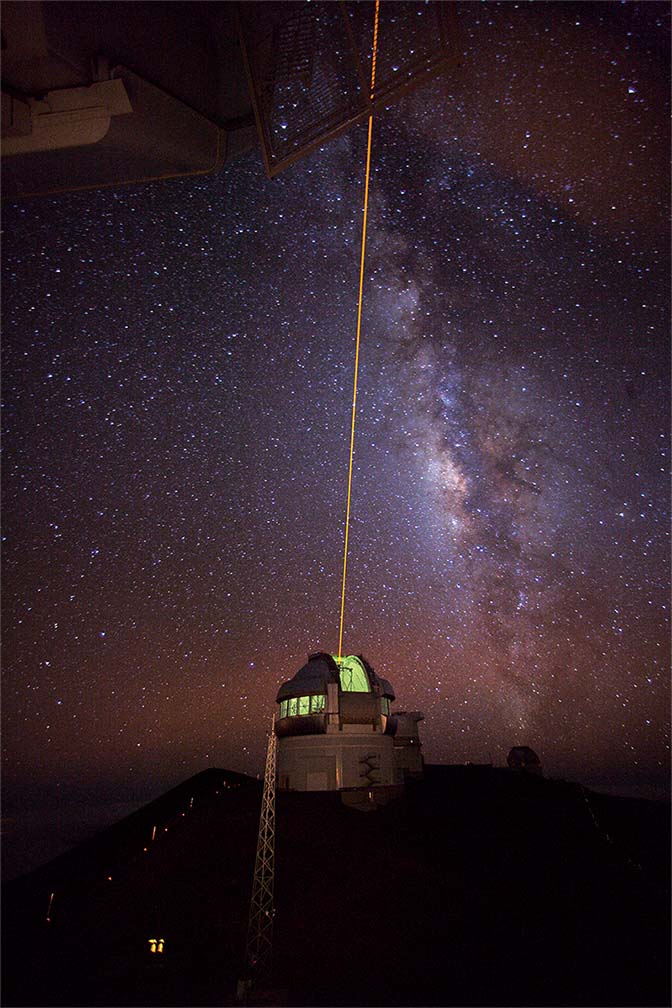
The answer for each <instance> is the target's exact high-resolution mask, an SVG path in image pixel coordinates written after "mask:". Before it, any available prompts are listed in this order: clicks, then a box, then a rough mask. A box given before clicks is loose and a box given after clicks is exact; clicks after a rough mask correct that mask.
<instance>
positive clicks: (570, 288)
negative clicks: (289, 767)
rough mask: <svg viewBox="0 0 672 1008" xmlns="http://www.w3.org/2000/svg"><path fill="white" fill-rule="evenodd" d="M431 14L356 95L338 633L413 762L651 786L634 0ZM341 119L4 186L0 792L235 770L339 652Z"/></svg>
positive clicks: (657, 595) (639, 26)
mask: <svg viewBox="0 0 672 1008" xmlns="http://www.w3.org/2000/svg"><path fill="white" fill-rule="evenodd" d="M458 14H459V22H460V27H461V33H462V39H461V43H462V48H463V51H464V60H463V68H462V69H461V70H460V71H457V72H455V73H454V75H452V76H450V77H449V78H445V79H439V80H435V81H433V82H432V83H430V84H428V85H425V86H424V87H423V88H421V89H420V90H418V91H417V92H415V93H414V94H411V95H409V96H406V97H405V98H404V99H403V100H402V101H401V102H400V103H399V104H397V105H395V106H393V107H392V108H390V109H389V110H387V111H385V112H383V113H381V114H380V115H379V116H378V117H377V119H376V120H375V123H374V141H373V168H372V180H371V197H370V199H371V203H370V218H369V242H368V246H367V260H366V282H365V289H364V315H363V325H362V358H361V371H360V384H359V400H358V402H359V409H358V420H357V433H356V444H355V460H354V483H353V505H352V509H353V510H352V525H351V532H350V555H349V560H348V590H347V596H346V625H345V634H344V645H345V647H346V649H347V650H348V651H356V652H363V653H364V654H365V655H366V656H367V658H368V659H369V660H370V661H371V663H372V664H373V666H374V668H375V669H376V670H377V671H378V672H379V673H380V674H381V675H383V676H385V677H386V678H389V679H390V680H391V682H392V683H393V685H394V687H395V689H396V693H397V697H398V700H397V707H398V708H399V709H418V710H422V711H423V712H424V714H425V722H424V724H423V725H422V737H423V743H424V752H425V757H426V759H427V760H428V761H429V762H462V761H473V762H487V761H490V760H492V761H494V762H495V763H499V764H503V763H504V762H505V758H506V754H507V752H508V749H509V748H510V747H511V746H512V745H514V744H527V745H531V746H533V748H535V749H536V750H537V751H538V752H539V754H540V756H541V758H542V762H543V763H544V766H545V769H546V771H547V772H548V773H550V774H552V775H556V776H564V775H566V776H569V777H572V778H574V779H581V780H582V781H584V782H586V783H588V782H596V783H597V782H606V783H610V782H616V781H617V782H619V783H620V784H621V785H624V786H629V787H634V788H636V787H640V788H642V789H644V790H645V789H646V787H649V788H650V787H654V788H655V787H657V788H658V790H660V788H661V787H664V785H663V784H662V782H663V781H664V780H665V779H666V768H667V766H668V760H669V731H668V727H669V715H668V711H669V605H668V596H669V553H668V550H669V545H668V530H669V508H668V472H669V470H668V447H669V346H668V338H669V317H670V316H669V287H668V275H669V252H668V219H669V195H668V191H667V151H668V147H669V126H668V123H669V110H668V108H667V106H668V93H669V88H668V76H669V74H668V70H669V58H668V49H667V43H668V28H669V25H668V23H667V22H668V16H669V10H668V8H667V6H666V5H662V4H636V3H633V4H624V5H616V4H608V5H607V4H592V5H584V4H566V5H556V4H535V5H531V6H529V5H522V4H505V5H502V6H500V5H496V4H479V5H471V4H469V5H465V6H459V10H458ZM365 145H366V135H365V127H364V126H362V127H357V128H355V129H354V130H353V131H351V132H350V133H348V134H346V135H345V136H343V137H341V138H340V139H338V140H336V141H334V142H332V143H331V144H329V145H328V146H327V147H325V148H324V149H323V150H320V151H317V152H315V153H313V154H312V155H310V156H309V157H308V158H307V159H305V160H304V161H302V162H300V163H299V164H297V165H295V166H294V167H292V168H291V169H288V170H287V171H286V172H285V173H283V174H282V175H281V176H279V177H278V178H277V179H275V180H273V181H268V180H267V179H266V178H265V176H264V174H263V170H262V167H261V159H260V157H259V154H258V152H257V151H255V152H252V153H251V154H249V155H247V156H245V157H243V158H241V159H239V160H238V161H235V162H233V163H231V164H230V165H228V166H227V167H226V169H225V170H224V171H222V172H221V173H219V174H217V175H213V176H210V177H204V178H198V179H187V180H183V181H173V182H167V183H155V184H152V185H146V186H135V187H127V188H123V189H119V190H118V191H116V192H112V191H100V192H97V193H75V194H70V195H66V196H60V197H58V198H53V199H41V200H33V201H26V202H24V203H16V204H13V205H9V206H7V207H6V208H5V211H4V230H5V250H4V257H3V271H4V295H5V296H4V310H3V316H4V325H3V329H4V375H3V392H4V395H3V405H4V466H3V473H4V479H3V500H4V521H3V544H4V586H3V587H4V591H3V597H4V662H3V666H4V752H5V756H4V765H5V789H6V795H7V804H8V806H9V809H10V814H11V815H13V816H15V817H16V819H17V822H19V823H21V822H22V821H23V820H24V819H25V821H26V822H27V821H28V817H29V815H30V814H32V812H31V810H34V809H38V808H40V809H47V810H49V809H51V812H50V811H46V812H43V813H42V815H43V818H44V817H46V819H47V820H49V817H50V816H51V817H52V819H55V818H57V817H58V813H57V812H54V809H55V808H57V807H58V806H59V805H61V806H63V803H65V804H66V805H67V803H68V802H75V801H77V802H79V803H80V804H81V803H83V804H86V803H89V804H92V805H103V806H104V808H107V809H108V810H109V809H111V807H112V803H123V802H124V801H128V802H132V801H136V800H146V799H147V798H149V797H152V796H154V795H156V794H158V793H159V792H160V791H161V790H162V789H163V788H164V787H167V786H170V785H172V784H176V783H178V782H180V781H181V780H183V779H184V778H186V777H187V776H189V775H190V774H192V773H195V772H198V771H199V770H201V769H203V768H204V767H206V766H208V765H214V766H225V767H229V768H231V769H235V770H241V771H244V772H250V773H256V772H258V771H259V770H260V769H261V766H262V761H263V750H264V745H265V734H266V730H267V727H268V723H269V720H270V715H271V712H272V710H273V709H274V700H275V694H276V691H277V688H278V685H279V684H280V683H281V682H282V681H284V680H285V679H287V678H290V677H291V676H292V675H293V674H294V672H295V671H296V670H297V669H298V668H299V667H300V665H302V664H303V662H304V661H305V658H306V655H307V653H308V652H309V651H312V650H316V649H330V650H335V648H336V646H337V639H338V607H339V603H340V575H341V564H342V539H343V522H344V515H345V491H346V479H347V458H348V445H349V418H350V405H351V394H352V368H353V359H354V333H355V321H356V291H357V282H358V267H359V242H360V229H361V205H362V198H363V178H364V157H365ZM22 817H23V818H22Z"/></svg>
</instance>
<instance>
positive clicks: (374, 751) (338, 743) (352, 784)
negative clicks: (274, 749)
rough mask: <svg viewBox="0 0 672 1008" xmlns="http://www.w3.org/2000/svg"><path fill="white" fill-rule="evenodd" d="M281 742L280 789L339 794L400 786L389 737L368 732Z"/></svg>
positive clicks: (294, 738) (279, 758)
mask: <svg viewBox="0 0 672 1008" xmlns="http://www.w3.org/2000/svg"><path fill="white" fill-rule="evenodd" d="M348 727H350V729H351V730H350V731H348V732H338V733H334V734H328V735H318V736H314V735H313V736H311V735H299V736H294V737H288V738H280V739H278V786H279V788H280V789H281V790H291V791H337V790H339V791H340V790H341V789H343V788H369V787H370V788H375V787H378V786H383V787H385V786H389V785H391V784H395V783H398V782H399V781H400V780H401V779H402V778H401V773H400V771H399V770H398V768H397V767H396V766H395V759H394V743H393V740H392V738H391V737H390V736H388V735H382V734H381V733H380V732H374V731H372V730H370V731H368V732H366V731H365V732H353V731H352V727H354V726H348Z"/></svg>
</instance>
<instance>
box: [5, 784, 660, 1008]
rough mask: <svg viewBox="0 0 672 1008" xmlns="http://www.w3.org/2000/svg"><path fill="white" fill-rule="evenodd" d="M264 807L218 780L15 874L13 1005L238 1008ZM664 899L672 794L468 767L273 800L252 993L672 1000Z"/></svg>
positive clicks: (308, 997)
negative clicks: (380, 785)
mask: <svg viewBox="0 0 672 1008" xmlns="http://www.w3.org/2000/svg"><path fill="white" fill-rule="evenodd" d="M260 800H261V782H260V781H258V780H254V779H253V778H250V777H245V776H244V775H241V774H235V773H232V772H230V771H226V770H215V769H210V770H206V771H204V772H203V773H201V774H197V775H196V776H195V777H192V778H191V779H190V780H188V781H185V782H184V783H183V784H181V785H179V786H178V787H176V788H173V789H172V790H170V791H169V792H167V793H166V794H164V795H162V796H161V797H160V798H158V799H156V801H153V802H151V803H150V804H148V805H146V806H145V807H144V808H142V809H139V810H138V811H136V812H134V813H133V814H132V815H130V816H128V817H126V818H125V819H123V820H121V821H120V822H118V823H116V824H114V825H113V826H111V827H109V828H108V829H106V830H104V831H103V832H102V833H100V834H98V835H97V836H95V837H93V838H91V839H90V840H89V841H87V842H86V843H84V844H81V845H80V846H79V847H77V848H75V849H74V850H72V851H69V852H67V853H66V854H63V855H61V856H60V857H58V858H56V859H54V860H53V861H51V862H50V863H49V864H47V865H44V866H43V867H41V868H39V869H37V870H36V871H34V872H31V873H30V874H29V875H26V876H23V877H22V878H20V879H16V880H14V881H12V882H10V883H7V884H6V885H5V886H4V887H3V902H4V914H3V922H4V927H3V944H4V955H3V964H4V973H5V979H4V998H3V1004H4V1005H6V1006H8V1008H9V1006H13V1005H16V1006H19V1005H25V1006H27V1005H32V1006H37V1005H40V1006H47V1005H69V1006H76V1005H109V1006H112V1005H119V1006H121V1005H136V1006H141V1005H142V1006H149V1005H184V1006H187V1005H188V1006H196V1005H216V1004H218V1005H222V1004H233V1003H234V1002H235V989H236V981H237V979H238V977H239V976H240V972H241V963H242V958H243V951H244V942H245V931H246V922H247V912H248V906H249V898H250V891H251V883H252V873H253V867H254V855H255V848H256V837H257V829H258V819H259V808H260ZM668 908H669V805H668V804H667V803H663V802H649V801H644V800H638V799H618V798H612V797H608V796H606V795H600V794H596V793H594V792H592V791H589V790H587V789H584V788H582V787H581V785H579V784H570V783H567V782H564V781H554V780H546V779H544V778H542V777H540V776H535V775H532V774H528V773H525V772H517V771H510V770H503V769H497V768H492V767H476V766H455V767H452V766H428V767H426V774H425V779H424V780H423V781H416V782H409V783H408V785H407V789H406V793H405V795H404V796H403V797H402V798H400V799H397V800H395V801H392V802H390V803H389V804H388V805H386V806H384V807H380V808H375V809H372V810H371V811H369V812H362V811H360V810H359V809H356V808H351V807H346V806H345V805H344V804H343V802H342V801H341V797H340V795H339V794H338V793H326V792H323V793H311V794H307V793H298V792H287V793H283V792H280V793H278V801H277V821H276V917H275V975H274V978H273V987H274V991H273V992H272V993H269V992H268V991H266V992H264V991H259V992H258V994H257V1000H258V1001H259V1003H261V1002H262V1001H265V1003H269V1002H275V1003H283V1004H287V1005H492V1006H494V1005H528V1004H529V1005H532V1004H535V1005H577V1006H578V1005H582V1006H587V1005H610V1006H612V1005H613V1006H615V1005H642V1006H643V1005H665V1004H669V916H668V915H669V910H668ZM160 939H162V940H163V943H164V944H163V952H161V953H160V954H159V953H158V952H156V951H155V952H152V951H151V949H152V945H151V943H152V942H154V943H155V945H154V947H155V948H156V947H157V945H156V943H157V942H158V941H159V940H160ZM251 1003H255V1001H254V1000H253V1001H252V1002H251Z"/></svg>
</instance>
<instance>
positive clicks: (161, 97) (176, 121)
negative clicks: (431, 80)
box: [2, 0, 456, 199]
mask: <svg viewBox="0 0 672 1008" xmlns="http://www.w3.org/2000/svg"><path fill="white" fill-rule="evenodd" d="M451 20H452V5H451V4H448V3H428V4H427V3H416V2H407V3H394V2H391V0H387V2H385V3H383V4H382V5H381V15H380V32H379V56H378V72H377V81H378V84H377V88H376V97H375V101H374V104H375V105H380V104H389V103H390V102H391V101H393V100H394V99H395V98H396V97H397V96H398V95H400V94H401V93H402V92H403V91H404V90H408V89H409V88H411V87H415V86H417V85H418V84H419V83H421V82H422V81H423V80H426V79H427V78H428V77H430V76H431V75H433V74H435V73H438V72H439V71H441V70H443V69H445V68H446V67H447V66H449V65H451V64H453V63H455V61H456V57H455V53H456V48H455V33H454V31H453V29H452V24H451ZM372 30H373V3H345V2H332V3H325V2H318V3H304V2H300V3H292V2H287V3H275V2H268V3H256V2H246V3H239V4H234V3H226V2H219V0H211V2H201V0H191V2H186V3H185V2H181V0H175V2H171V3H155V2H144V0H135V2H133V3H127V2H126V3H120V2H115V0H97V2H90V0H81V2H69V0H64V2H62V0H50V2H40V0H30V2H28V0H20V2H17V0H5V3H3V17H2V154H3V158H2V168H3V197H4V198H5V199H16V198H20V197H23V196H34V195H46V194H50V193H58V192H63V191H72V190H78V189H95V188H99V187H103V186H118V185H122V184H125V183H131V182H146V181H152V180H160V179H167V178H180V177H184V176H189V175H203V174H208V173H210V172H215V171H219V170H220V169H222V168H223V167H225V165H226V164H227V163H228V162H230V161H231V160H232V159H233V158H235V157H237V156H238V155H240V154H241V152H243V151H247V150H249V149H250V148H251V147H252V146H253V145H255V144H256V143H257V142H258V141H259V142H260V143H261V149H262V152H263V157H264V163H265V165H266V170H267V173H268V174H269V175H275V174H277V173H278V172H279V171H281V170H282V169H283V168H284V167H286V166H287V165H289V164H292V163H293V162H294V161H296V160H298V159H299V158H301V157H303V156H304V155H305V154H307V153H308V152H309V151H311V150H313V149H314V148H316V147H318V146H319V145H321V144H323V143H324V142H325V141H327V140H328V139H329V138H331V137H334V136H336V135H337V134H339V133H340V132H342V131H343V130H345V129H347V128H348V127H349V126H351V125H352V124H353V123H356V122H358V121H359V120H361V119H362V118H364V117H365V116H366V115H368V113H369V111H370V107H371V102H370V97H369V92H368V88H367V85H366V81H367V79H368V78H369V75H370V67H369V62H370V59H371V55H370V54H371V35H372ZM255 118H256V129H255Z"/></svg>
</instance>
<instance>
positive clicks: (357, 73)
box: [238, 0, 457, 176]
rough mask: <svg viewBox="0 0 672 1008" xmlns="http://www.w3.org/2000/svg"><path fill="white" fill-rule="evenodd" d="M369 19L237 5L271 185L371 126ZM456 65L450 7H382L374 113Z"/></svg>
mask: <svg viewBox="0 0 672 1008" xmlns="http://www.w3.org/2000/svg"><path fill="white" fill-rule="evenodd" d="M373 10H374V5H373V3H372V2H346V0H339V2H336V3H328V2H326V3H325V2H315V3H308V2H307V3H304V2H297V3H292V2H288V3H275V2H264V3H259V2H248V3H241V4H239V5H238V22H239V30H240V36H241V44H242V47H243V52H244V55H245V61H246V66H247V71H248V77H249V82H250V89H251V92H252V100H253V103H254V110H255V115H256V119H257V128H258V131H259V137H260V140H261V145H262V150H263V155H264V163H265V165H266V171H267V172H268V174H269V176H273V175H277V173H278V172H280V171H282V169H283V168H285V167H287V165H289V164H292V163H293V162H294V161H297V160H298V159H299V158H301V157H303V156H304V155H305V154H307V153H308V152H309V151H311V150H313V149H314V148H315V147H318V146H320V145H321V144H323V143H324V142H325V141H326V140H328V139H330V138H331V137H334V136H336V135H337V134H338V133H341V132H342V131H343V130H344V129H346V128H348V127H349V126H351V125H352V124H353V123H355V122H358V121H359V120H361V119H364V118H365V117H366V116H368V114H369V111H370V108H371V101H370V97H369V90H368V81H369V79H370V74H371V46H372V37H373ZM456 64H457V47H456V37H455V29H454V20H453V5H452V4H450V3H440V2H439V3H435V2H431V3H429V2H424V3H423V2H413V0H405V2H395V0H386V2H385V3H381V5H380V20H379V34H378V59H377V67H376V93H375V96H374V102H373V105H374V107H375V106H379V105H388V104H390V102H391V101H393V100H394V99H396V98H397V97H398V96H399V95H400V94H402V93H403V92H404V91H407V90H409V89H410V88H413V87H416V86H417V85H418V84H420V83H422V81H424V80H427V79H428V78H429V77H431V76H434V75H435V74H437V73H439V72H440V71H442V70H444V69H446V68H447V67H450V66H455V65H456Z"/></svg>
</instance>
